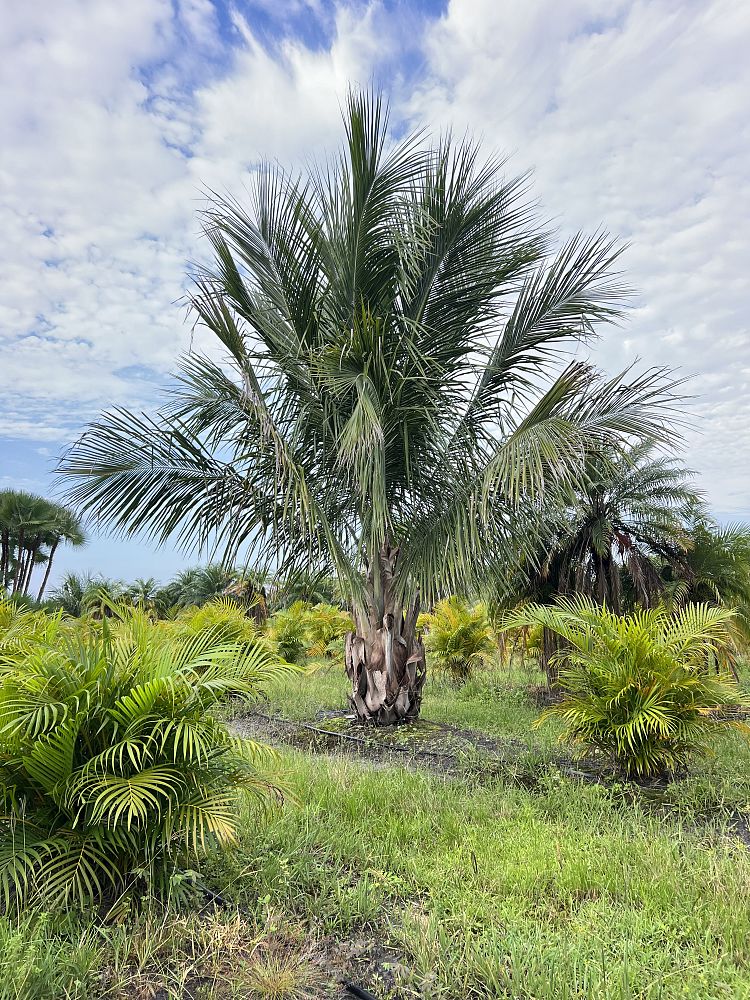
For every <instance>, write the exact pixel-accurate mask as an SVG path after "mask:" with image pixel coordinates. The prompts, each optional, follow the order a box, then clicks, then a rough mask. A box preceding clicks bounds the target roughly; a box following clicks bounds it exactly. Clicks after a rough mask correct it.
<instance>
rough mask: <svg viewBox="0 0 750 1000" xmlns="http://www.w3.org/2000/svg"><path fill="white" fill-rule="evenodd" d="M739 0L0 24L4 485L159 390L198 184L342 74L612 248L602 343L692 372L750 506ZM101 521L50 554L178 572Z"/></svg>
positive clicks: (210, 182)
mask: <svg viewBox="0 0 750 1000" xmlns="http://www.w3.org/2000/svg"><path fill="white" fill-rule="evenodd" d="M748 44H750V10H748V9H747V8H746V7H745V5H741V4H736V3H734V2H728V0H702V2H685V0H649V2H647V3H646V2H631V0H611V2H610V3H608V4H606V5H605V4H602V3H601V2H600V0H566V3H564V4H560V3H556V2H553V0H504V2H502V3H500V2H498V0H450V2H448V0H446V2H445V3H432V2H424V0H423V2H418V0H413V2H396V0H389V2H385V0H384V2H376V0H373V2H369V3H368V2H365V0H363V2H361V3H345V2H340V3H334V2H323V0H286V2H283V3H282V2H278V0H275V2H274V0H261V2H256V3H251V2H237V3H225V2H219V0H216V2H212V0H129V2H128V3H123V2H122V0H56V2H55V3H54V4H52V3H39V4H21V3H18V4H10V5H6V6H5V8H4V11H3V18H2V21H0V125H1V126H2V129H1V134H2V137H3V141H2V143H0V221H1V222H2V226H3V234H4V238H3V240H2V242H1V244H0V256H2V258H3V259H2V261H1V262H0V263H1V264H2V275H3V278H2V282H0V411H1V413H0V416H1V417H2V419H1V420H0V482H1V483H2V485H11V486H19V487H25V488H29V489H34V490H38V491H39V492H44V493H49V492H50V491H51V490H52V477H51V470H52V468H53V467H54V462H55V458H56V456H57V455H58V454H59V453H60V451H61V449H63V448H64V447H65V445H66V443H68V442H70V441H71V440H73V439H74V438H75V436H76V435H77V433H79V431H80V429H81V428H82V426H83V425H84V423H85V422H86V421H87V420H89V419H91V418H93V417H94V416H95V415H96V414H97V413H98V412H99V411H100V410H102V409H104V408H106V407H108V406H111V405H126V406H130V407H133V408H136V409H148V408H151V407H152V406H153V405H154V403H155V401H156V399H157V397H158V388H159V386H160V385H162V384H164V383H165V381H166V380H167V378H168V374H169V372H170V370H171V369H172V368H173V366H174V362H175V359H176V358H177V357H178V355H179V354H180V353H181V352H182V351H184V350H186V349H188V348H189V346H190V343H191V335H192V334H191V326H190V323H189V322H188V321H187V319H186V316H185V312H184V309H183V308H182V306H181V305H180V299H181V296H182V295H183V292H184V289H185V276H186V273H187V262H188V261H189V260H195V259H199V258H200V256H201V255H202V254H203V253H204V252H205V250H204V248H203V247H202V245H201V243H200V241H199V240H198V238H197V232H198V223H197V212H198V210H199V209H200V207H201V205H202V204H203V195H202V191H203V190H205V188H206V187H212V188H216V189H220V190H229V191H232V192H234V193H241V191H242V185H243V182H244V181H245V180H246V178H247V176H248V172H249V171H252V170H253V169H254V167H255V166H256V165H257V163H258V162H259V161H260V160H261V159H263V158H267V157H272V158H277V159H279V160H281V161H282V162H284V163H287V164H290V165H293V164H295V163H301V162H303V161H305V160H306V159H308V158H309V157H311V156H322V155H324V154H325V153H326V152H327V151H328V150H331V149H332V148H334V147H335V146H336V145H337V143H338V140H339V136H340V120H339V106H340V101H341V98H342V96H343V94H344V92H345V90H346V87H347V85H348V83H350V82H351V83H354V84H368V83H369V82H371V81H375V82H376V83H378V84H379V85H381V86H382V87H384V88H385V89H386V90H387V92H388V94H389V96H390V99H391V102H392V107H393V113H394V119H395V121H396V123H397V125H398V126H400V127H407V126H412V125H417V124H420V125H421V124H424V125H427V126H428V127H430V128H432V129H434V130H440V129H444V128H448V127H452V128H453V129H454V130H455V131H458V132H464V131H468V132H471V133H474V134H475V135H477V136H479V137H480V138H481V139H482V141H483V143H484V145H485V147H486V148H487V150H488V152H491V151H500V152H503V153H506V154H508V155H509V157H510V167H509V169H511V170H513V171H514V172H522V171H524V170H527V169H533V170H534V171H535V182H534V185H535V193H536V194H537V196H538V197H539V199H540V202H541V205H542V209H543V211H544V212H545V213H546V215H547V217H548V218H549V219H551V220H553V221H554V222H555V224H556V225H557V226H558V227H559V230H560V235H561V237H563V236H565V235H567V234H569V233H571V232H573V231H575V230H578V229H583V230H586V231H591V230H594V229H596V228H597V227H599V226H603V227H604V228H606V229H607V230H609V231H610V232H612V233H613V234H616V235H618V236H620V237H621V238H623V239H624V240H626V241H627V242H628V243H629V248H628V250H627V251H626V254H625V256H624V258H623V266H624V269H625V272H626V276H627V279H628V280H629V282H630V284H631V285H633V286H634V287H635V289H636V294H635V296H634V299H633V307H632V309H631V313H630V316H629V317H628V320H627V322H626V323H625V324H624V325H623V326H622V327H620V328H619V329H611V330H609V331H606V332H605V333H604V335H603V336H602V338H601V341H600V342H599V343H598V344H597V345H596V346H595V348H594V350H593V358H594V359H595V360H596V361H597V362H598V363H599V364H600V365H601V366H602V367H604V368H605V369H607V370H610V371H615V370H619V369H621V368H622V367H624V366H625V365H627V364H629V363H630V362H631V361H633V359H634V358H636V357H639V358H640V359H641V362H642V364H643V365H644V366H649V365H669V366H671V367H676V368H678V369H679V370H680V372H681V373H682V374H683V375H685V376H687V377H688V383H687V389H688V391H689V392H690V393H691V394H692V395H693V397H694V398H693V399H692V400H691V402H690V404H689V410H690V415H691V420H692V426H691V429H690V430H689V431H688V433H687V435H686V444H685V455H684V457H685V461H686V462H687V463H688V464H689V465H690V466H691V467H692V468H693V469H695V470H696V472H697V474H698V478H699V482H700V485H701V486H702V488H703V489H704V490H705V491H706V493H707V495H708V497H709V500H710V503H711V505H712V507H713V509H714V510H715V511H717V512H719V513H721V515H722V516H723V517H725V518H729V517H739V516H744V517H750V476H749V475H748V469H749V468H750V393H749V392H748V385H749V383H750V337H749V336H748V319H747V317H748V316H749V315H750V301H748V300H749V299H750V293H749V292H748V281H747V276H746V269H747V261H748V259H750V233H749V232H748V228H747V219H748V218H749V217H750V135H749V134H748V119H747V113H746V101H747V94H748V93H750V68H748V62H749V61H748V60H747V58H746V52H747V48H748ZM186 558H187V557H185V556H182V555H180V554H178V553H176V552H174V551H172V550H165V551H163V552H161V553H154V552H153V549H152V547H151V546H150V545H148V544H145V543H136V542H128V543H123V542H115V541H113V540H110V539H107V538H98V539H95V540H94V541H93V542H92V544H91V545H90V546H89V547H88V548H87V549H86V550H85V551H84V552H82V553H77V554H75V555H70V556H66V557H64V558H63V559H62V560H61V562H60V570H64V569H66V568H76V569H90V570H92V571H100V572H104V573H107V574H109V575H113V576H121V577H129V576H133V575H154V576H157V577H161V578H166V577H168V576H170V575H171V574H172V573H173V572H174V570H175V569H176V568H178V567H179V566H180V565H183V564H184V563H185V561H186Z"/></svg>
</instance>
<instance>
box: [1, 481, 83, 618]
mask: <svg viewBox="0 0 750 1000" xmlns="http://www.w3.org/2000/svg"><path fill="white" fill-rule="evenodd" d="M85 540H86V539H85V536H84V534H83V531H82V529H81V525H80V522H79V521H78V519H77V518H76V516H75V515H74V514H73V512H72V511H70V510H68V509H67V508H66V507H62V506H60V504H56V503H53V502H52V501H51V500H46V499H45V498H44V497H40V496H37V495H36V494H34V493H27V492H26V491H24V490H3V491H2V492H0V541H1V547H0V586H2V587H3V588H5V589H6V590H10V591H11V592H12V593H14V594H24V595H25V594H28V592H29V588H30V586H31V574H32V572H33V570H34V567H35V566H40V565H44V566H45V567H46V568H45V573H44V579H43V581H42V585H41V587H40V589H39V594H38V596H37V600H38V601H41V599H42V595H43V594H44V589H45V587H46V585H47V581H48V580H49V574H50V570H51V569H52V560H53V559H54V556H55V552H56V551H57V548H58V546H59V544H60V542H67V543H68V544H69V545H83V544H84V542H85ZM45 549H46V550H47V551H46V552H45Z"/></svg>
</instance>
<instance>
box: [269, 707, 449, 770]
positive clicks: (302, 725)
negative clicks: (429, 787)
mask: <svg viewBox="0 0 750 1000" xmlns="http://www.w3.org/2000/svg"><path fill="white" fill-rule="evenodd" d="M250 714H251V715H254V716H257V718H259V719H265V720H266V722H273V723H280V724H281V725H282V726H288V727H289V728H290V729H307V730H308V731H309V732H311V733H319V734H320V735H321V736H327V737H329V738H330V737H331V736H332V737H333V738H334V739H337V740H347V741H348V742H350V743H358V744H359V745H360V746H363V747H367V746H368V743H367V740H363V739H362V737H361V736H350V735H349V734H348V733H335V732H333V731H332V730H330V729H321V728H320V727H319V726H311V725H310V724H309V723H308V722H295V721H293V720H291V719H282V718H281V717H280V716H278V715H264V714H263V712H251V713H250ZM370 746H371V744H370ZM377 749H378V750H381V751H382V752H383V753H407V754H410V755H411V756H413V757H436V758H438V759H441V760H453V761H455V759H456V754H454V753H437V752H436V751H435V750H413V749H412V748H411V747H395V746H394V747H377Z"/></svg>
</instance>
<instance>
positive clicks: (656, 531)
mask: <svg viewBox="0 0 750 1000" xmlns="http://www.w3.org/2000/svg"><path fill="white" fill-rule="evenodd" d="M689 477H690V473H689V471H688V470H686V469H685V468H684V467H683V466H681V465H680V464H679V463H678V462H676V461H675V460H674V459H670V458H667V457H665V456H663V455H659V454H658V452H657V449H656V445H655V442H653V441H643V442H641V443H639V444H637V445H635V446H633V447H630V448H627V449H625V450H624V451H621V452H616V453H612V454H603V453H601V452H600V453H598V454H592V455H590V456H588V459H587V462H586V468H585V475H584V477H583V478H582V480H581V482H580V484H579V485H578V487H577V488H576V489H575V491H573V493H572V495H571V497H570V500H569V503H568V504H567V505H566V506H565V507H564V508H563V510H562V511H561V512H559V513H561V515H562V517H561V519H560V524H559V526H558V528H557V530H556V533H555V537H554V538H553V539H552V541H551V542H550V543H549V544H548V549H547V551H546V552H545V553H544V556H543V559H542V560H540V563H539V568H538V571H537V573H536V580H535V583H534V584H533V585H532V586H535V588H536V591H537V594H535V595H534V596H543V597H546V598H551V597H552V596H555V595H559V594H581V595H584V596H587V597H591V598H593V599H595V600H596V601H597V602H598V603H599V604H602V605H606V607H608V608H609V609H610V610H611V611H613V612H614V613H615V614H620V613H621V612H622V611H623V600H624V594H623V577H624V578H625V579H626V581H627V583H628V586H629V588H630V590H631V592H632V595H633V597H634V598H635V600H636V601H637V603H639V604H641V605H642V606H644V607H653V605H654V604H655V603H657V602H658V601H659V600H660V598H661V594H662V590H663V586H664V581H663V579H662V577H661V576H660V572H659V570H660V566H661V565H662V564H667V565H671V566H673V567H684V566H685V565H686V562H687V550H688V548H689V546H690V544H691V542H690V534H689V529H688V526H687V525H688V522H689V520H690V519H691V518H692V517H693V516H694V514H695V511H696V509H699V508H700V505H701V499H700V496H699V495H698V494H697V493H696V491H695V489H694V488H693V487H692V486H691V485H690V483H689ZM548 520H549V522H550V523H554V512H552V516H549V518H548Z"/></svg>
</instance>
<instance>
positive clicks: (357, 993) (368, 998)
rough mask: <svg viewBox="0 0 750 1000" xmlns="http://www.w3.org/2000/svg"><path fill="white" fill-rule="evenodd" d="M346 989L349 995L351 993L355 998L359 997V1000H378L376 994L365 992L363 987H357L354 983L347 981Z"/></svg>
mask: <svg viewBox="0 0 750 1000" xmlns="http://www.w3.org/2000/svg"><path fill="white" fill-rule="evenodd" d="M344 989H345V990H346V991H347V992H348V993H351V995H352V996H353V997H359V1000H378V998H377V997H376V996H375V995H374V994H372V993H370V992H368V991H367V990H363V989H362V987H361V986H355V984H354V983H349V982H346V981H345V982H344Z"/></svg>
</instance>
